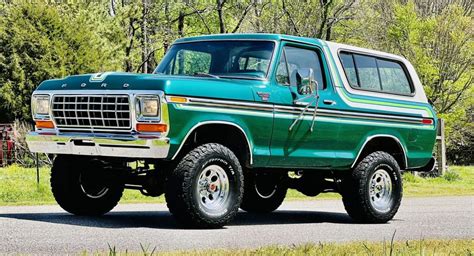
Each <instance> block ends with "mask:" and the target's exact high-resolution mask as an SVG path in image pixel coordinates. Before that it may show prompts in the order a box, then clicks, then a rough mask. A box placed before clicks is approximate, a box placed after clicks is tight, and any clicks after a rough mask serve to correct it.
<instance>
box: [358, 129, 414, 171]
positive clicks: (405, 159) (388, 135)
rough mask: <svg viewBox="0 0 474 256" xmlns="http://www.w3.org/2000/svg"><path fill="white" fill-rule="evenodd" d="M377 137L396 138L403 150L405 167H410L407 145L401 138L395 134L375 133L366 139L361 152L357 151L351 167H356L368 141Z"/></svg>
mask: <svg viewBox="0 0 474 256" xmlns="http://www.w3.org/2000/svg"><path fill="white" fill-rule="evenodd" d="M375 138H391V139H393V140H395V141H396V142H397V144H398V146H399V147H400V149H401V150H402V152H403V160H404V167H405V168H408V160H407V153H406V149H405V147H403V144H402V143H401V141H400V139H399V138H397V137H395V136H393V135H390V134H375V135H372V136H369V137H367V138H366V139H365V142H364V144H362V147H360V149H359V152H358V153H357V156H356V158H355V159H354V162H353V163H352V164H351V169H352V168H354V166H355V164H356V163H357V161H358V160H359V158H360V154H361V153H362V151H364V149H365V146H366V145H367V143H369V142H370V141H371V140H373V139H375Z"/></svg>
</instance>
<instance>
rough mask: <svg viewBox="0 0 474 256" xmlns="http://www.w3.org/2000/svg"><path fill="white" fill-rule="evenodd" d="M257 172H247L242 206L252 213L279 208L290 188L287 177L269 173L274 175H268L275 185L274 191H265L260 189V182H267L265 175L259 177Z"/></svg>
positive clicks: (267, 211)
mask: <svg viewBox="0 0 474 256" xmlns="http://www.w3.org/2000/svg"><path fill="white" fill-rule="evenodd" d="M257 175H265V174H257V173H250V172H248V173H246V175H245V188H244V196H243V199H242V203H241V204H240V208H241V209H242V210H244V211H246V212H251V213H270V212H273V211H275V210H276V209H278V207H280V205H281V204H282V203H283V200H284V199H285V196H286V192H287V190H288V187H287V184H286V182H285V181H286V180H285V177H284V176H283V175H278V174H267V175H273V177H268V178H269V180H268V181H267V182H270V183H271V184H265V185H271V186H272V187H274V189H273V190H272V191H270V190H267V191H265V192H262V191H259V190H258V184H257V182H258V183H260V182H265V179H262V178H263V177H259V178H257Z"/></svg>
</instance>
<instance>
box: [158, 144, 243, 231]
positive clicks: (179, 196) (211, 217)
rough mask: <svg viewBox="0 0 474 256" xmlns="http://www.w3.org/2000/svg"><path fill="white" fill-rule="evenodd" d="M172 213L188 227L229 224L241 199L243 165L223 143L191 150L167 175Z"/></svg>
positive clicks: (168, 202) (167, 201) (167, 190)
mask: <svg viewBox="0 0 474 256" xmlns="http://www.w3.org/2000/svg"><path fill="white" fill-rule="evenodd" d="M165 188H166V192H165V198H166V203H167V205H168V208H169V209H170V212H171V213H172V214H173V216H175V218H176V219H177V220H178V222H180V223H181V224H184V225H185V226H187V227H199V228H219V227H222V226H224V225H226V224H227V223H229V222H230V221H231V220H232V219H233V218H234V216H235V215H236V214H237V211H238V209H239V206H240V202H241V201H242V194H243V174H242V167H241V165H240V163H239V160H238V159H237V157H236V156H235V154H234V153H233V152H232V151H231V150H230V149H228V148H226V147H224V146H223V145H220V144H216V143H209V144H204V145H202V146H199V147H197V148H195V149H194V150H192V151H191V152H189V153H188V154H187V155H186V156H184V158H183V159H182V160H181V161H180V162H179V164H178V165H177V167H176V168H175V169H174V171H173V172H172V173H171V174H170V176H169V177H168V180H167V182H166V185H165Z"/></svg>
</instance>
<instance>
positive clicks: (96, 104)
mask: <svg viewBox="0 0 474 256" xmlns="http://www.w3.org/2000/svg"><path fill="white" fill-rule="evenodd" d="M51 112H52V116H53V119H54V122H55V124H56V127H57V128H58V129H59V131H77V130H82V131H87V132H94V131H97V132H103V131H130V130H131V129H132V115H131V106H130V98H129V95H126V94H125V95H122V94H108V95H101V94H98V95H93V94H80V95H72V94H57V95H54V96H53V98H52V111H51Z"/></svg>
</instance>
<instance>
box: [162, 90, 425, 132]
mask: <svg viewBox="0 0 474 256" xmlns="http://www.w3.org/2000/svg"><path fill="white" fill-rule="evenodd" d="M172 98H173V96H167V101H168V102H169V103H175V104H176V107H177V108H180V109H188V110H206V111H210V112H219V113H229V114H242V115H256V116H272V115H275V116H276V117H280V118H289V119H294V118H295V117H297V116H298V115H299V114H300V113H301V112H302V111H303V108H302V107H292V106H285V105H275V104H270V103H269V104H261V103H252V102H240V101H231V100H214V99H206V98H187V102H186V103H183V102H173V101H172ZM313 113H314V108H309V109H308V110H307V111H306V113H305V115H304V116H303V119H308V120H310V119H311V118H312V115H313ZM316 117H318V118H332V119H334V118H340V119H339V122H342V123H361V122H362V123H367V122H370V123H373V122H375V123H377V122H378V123H380V125H390V126H397V127H402V126H403V127H409V128H415V127H416V128H422V129H433V127H432V125H424V124H422V120H423V118H421V117H411V116H401V115H384V114H372V113H364V112H352V111H343V110H331V109H324V108H319V109H318V110H317V113H316ZM381 122H383V123H381Z"/></svg>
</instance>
